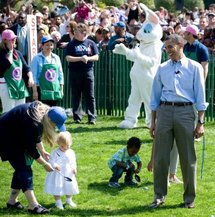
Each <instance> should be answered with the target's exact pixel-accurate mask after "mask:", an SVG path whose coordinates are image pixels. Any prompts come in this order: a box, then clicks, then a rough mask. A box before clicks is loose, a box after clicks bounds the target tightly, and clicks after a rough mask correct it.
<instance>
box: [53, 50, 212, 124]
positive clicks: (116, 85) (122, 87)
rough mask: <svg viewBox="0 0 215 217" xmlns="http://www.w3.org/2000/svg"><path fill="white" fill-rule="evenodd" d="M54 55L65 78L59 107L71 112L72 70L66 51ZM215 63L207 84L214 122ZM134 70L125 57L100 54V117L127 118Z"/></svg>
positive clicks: (97, 85) (97, 69) (97, 72)
mask: <svg viewBox="0 0 215 217" xmlns="http://www.w3.org/2000/svg"><path fill="white" fill-rule="evenodd" d="M55 53H56V54H58V55H59V56H60V58H61V61H62V65H63V69H64V76H65V89H64V93H65V95H64V99H63V100H62V101H61V102H60V105H61V106H63V107H65V108H72V101H71V89H70V86H69V78H68V74H69V70H68V66H67V62H66V61H65V57H64V50H62V49H56V50H55ZM166 59H167V55H166V54H163V56H162V61H165V60H166ZM214 61H215V60H214V56H213V55H211V56H210V64H209V73H208V78H207V81H206V97H207V102H208V103H209V107H208V109H207V111H206V120H207V121H212V120H214V119H215V104H214V103H215V102H214V97H215V96H214V94H215V93H214V92H215V89H214V83H215V78H214V67H215V65H214ZM131 67H132V62H130V61H128V60H126V58H125V57H124V56H122V55H117V54H113V53H112V52H108V51H105V52H101V53H100V57H99V61H98V62H96V63H95V95H96V107H97V113H98V115H112V116H123V115H124V111H125V109H126V107H127V103H128V97H129V94H130V89H131V85H130V77H129V72H130V69H131ZM140 115H141V116H144V110H143V107H142V108H141V112H140Z"/></svg>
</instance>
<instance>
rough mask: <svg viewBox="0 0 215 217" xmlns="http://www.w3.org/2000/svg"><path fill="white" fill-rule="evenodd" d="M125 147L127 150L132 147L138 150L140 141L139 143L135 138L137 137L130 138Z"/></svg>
mask: <svg viewBox="0 0 215 217" xmlns="http://www.w3.org/2000/svg"><path fill="white" fill-rule="evenodd" d="M127 146H128V148H132V147H135V148H140V146H141V141H140V139H139V138H137V137H131V138H130V139H129V140H128V141H127Z"/></svg>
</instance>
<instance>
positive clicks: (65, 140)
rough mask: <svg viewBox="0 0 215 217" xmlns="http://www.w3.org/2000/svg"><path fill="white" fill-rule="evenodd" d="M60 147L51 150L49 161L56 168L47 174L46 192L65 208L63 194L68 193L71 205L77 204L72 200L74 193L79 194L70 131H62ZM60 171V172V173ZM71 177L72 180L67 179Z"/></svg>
mask: <svg viewBox="0 0 215 217" xmlns="http://www.w3.org/2000/svg"><path fill="white" fill-rule="evenodd" d="M57 144H58V146H59V147H58V148H56V149H54V150H53V151H52V152H51V155H50V159H49V163H50V164H51V165H52V167H53V168H54V169H55V170H54V171H53V172H49V173H48V174H47V177H46V180H45V192H46V193H47V194H51V195H53V196H54V199H55V206H56V207H57V208H59V209H62V210H63V209H64V207H63V203H62V201H61V196H64V195H66V203H67V204H68V205H69V206H70V207H73V208H74V207H76V206H77V205H76V204H75V203H74V202H73V201H72V195H75V194H79V188H78V184H77V180H76V174H77V164H76V156H75V152H74V151H73V150H72V149H70V145H71V144H72V137H71V134H70V133H69V132H68V131H65V132H60V133H59V135H58V138H57ZM59 172H60V173H59ZM63 176H65V177H69V178H70V179H72V181H68V180H65V179H64V177H63Z"/></svg>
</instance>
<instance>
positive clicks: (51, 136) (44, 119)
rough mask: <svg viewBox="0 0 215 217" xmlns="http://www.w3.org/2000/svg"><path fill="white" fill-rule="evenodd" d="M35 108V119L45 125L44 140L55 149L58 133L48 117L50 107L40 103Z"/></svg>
mask: <svg viewBox="0 0 215 217" xmlns="http://www.w3.org/2000/svg"><path fill="white" fill-rule="evenodd" d="M35 108H36V110H35V118H36V120H37V121H39V122H41V123H42V125H43V139H44V140H45V141H47V142H48V143H49V145H50V146H51V147H53V146H54V144H55V142H56V137H57V133H56V131H55V127H54V126H53V124H52V121H51V120H50V118H49V117H48V111H49V109H50V107H49V106H48V105H46V104H43V103H42V102H39V101H38V102H37V105H36V106H35Z"/></svg>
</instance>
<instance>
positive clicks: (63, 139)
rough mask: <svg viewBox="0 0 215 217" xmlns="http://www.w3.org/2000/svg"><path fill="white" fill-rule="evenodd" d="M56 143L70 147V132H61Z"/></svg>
mask: <svg viewBox="0 0 215 217" xmlns="http://www.w3.org/2000/svg"><path fill="white" fill-rule="evenodd" d="M56 143H57V144H58V145H59V144H66V145H68V147H70V146H71V144H72V136H71V134H70V132H68V131H64V132H60V133H59V134H58V136H57V140H56Z"/></svg>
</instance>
